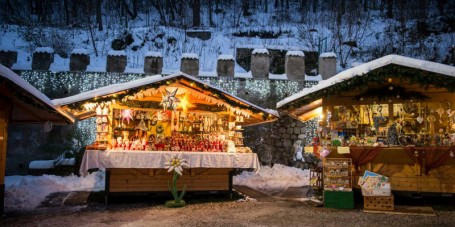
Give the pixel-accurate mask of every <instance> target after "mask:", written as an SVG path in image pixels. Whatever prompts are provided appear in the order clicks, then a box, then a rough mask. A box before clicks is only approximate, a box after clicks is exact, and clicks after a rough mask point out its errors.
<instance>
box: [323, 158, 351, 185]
mask: <svg viewBox="0 0 455 227" xmlns="http://www.w3.org/2000/svg"><path fill="white" fill-rule="evenodd" d="M351 169H352V160H351V159H350V158H326V159H324V160H323V177H324V190H325V191H352V172H351Z"/></svg>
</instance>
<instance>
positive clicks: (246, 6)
mask: <svg viewBox="0 0 455 227" xmlns="http://www.w3.org/2000/svg"><path fill="white" fill-rule="evenodd" d="M249 10H250V3H249V1H243V2H242V12H243V16H244V17H248V16H251V13H250V12H249Z"/></svg>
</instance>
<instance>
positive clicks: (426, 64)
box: [276, 54, 455, 108]
mask: <svg viewBox="0 0 455 227" xmlns="http://www.w3.org/2000/svg"><path fill="white" fill-rule="evenodd" d="M390 64H396V65H401V66H406V67H411V68H415V69H421V70H425V71H429V72H434V73H439V74H443V75H448V76H453V77H455V67H453V66H450V65H444V64H440V63H436V62H430V61H425V60H419V59H414V58H410V57H404V56H400V55H394V54H392V55H387V56H384V57H382V58H378V59H376V60H373V61H370V62H367V63H365V64H362V65H359V66H357V67H354V68H350V69H348V70H345V71H343V72H340V73H338V74H336V75H335V76H333V77H331V78H329V79H327V80H322V81H321V82H319V84H317V85H315V86H313V87H311V88H306V89H303V90H302V91H300V92H299V93H296V94H294V95H292V96H289V97H287V98H285V99H283V100H281V101H279V102H278V103H277V105H276V106H277V108H280V107H282V106H284V105H286V104H288V103H290V102H292V101H294V100H296V99H299V98H301V97H304V96H306V95H308V94H311V93H313V92H316V91H319V90H322V89H324V88H327V87H329V86H332V85H334V84H337V83H340V82H343V81H345V80H347V79H350V78H353V77H355V76H364V74H366V73H368V72H370V71H372V70H375V69H378V68H381V67H384V66H386V65H390ZM305 79H307V77H305Z"/></svg>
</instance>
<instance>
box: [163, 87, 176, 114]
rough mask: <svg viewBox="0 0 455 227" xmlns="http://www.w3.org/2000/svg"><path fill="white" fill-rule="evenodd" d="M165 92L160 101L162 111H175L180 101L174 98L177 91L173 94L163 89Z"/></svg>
mask: <svg viewBox="0 0 455 227" xmlns="http://www.w3.org/2000/svg"><path fill="white" fill-rule="evenodd" d="M165 90H166V94H163V99H162V100H161V103H160V105H162V106H163V109H164V110H165V111H166V110H167V109H170V110H175V109H176V108H177V106H178V103H179V102H180V100H179V99H178V98H177V97H175V95H177V91H178V90H179V89H178V88H176V89H175V90H174V91H173V92H169V91H168V90H167V89H165Z"/></svg>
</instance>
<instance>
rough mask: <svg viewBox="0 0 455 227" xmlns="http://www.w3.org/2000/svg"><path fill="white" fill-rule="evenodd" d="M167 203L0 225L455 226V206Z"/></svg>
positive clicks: (28, 217) (44, 215)
mask: <svg viewBox="0 0 455 227" xmlns="http://www.w3.org/2000/svg"><path fill="white" fill-rule="evenodd" d="M161 204H162V203H161V202H160V203H159V204H158V203H139V205H138V204H137V203H132V204H126V205H124V204H114V205H110V206H108V207H107V208H106V207H104V206H101V205H99V206H98V207H96V206H95V207H93V206H90V205H89V206H88V207H87V208H85V209H83V210H82V211H77V212H76V211H71V210H65V209H55V208H54V210H51V209H47V210H46V211H44V212H41V214H36V213H33V214H17V215H11V216H9V217H8V216H7V217H6V218H5V219H4V220H1V221H0V226H21V227H26V226H65V227H70V226H77V227H82V226H96V227H99V226H381V227H384V226H454V223H455V211H436V214H437V216H435V217H427V216H412V215H390V214H389V215H387V214H370V213H363V212H362V211H361V210H359V209H356V210H337V209H328V208H318V207H312V206H310V205H307V204H306V203H302V202H297V201H282V200H275V201H262V202H260V201H244V202H237V201H223V202H203V203H197V204H189V205H188V206H186V207H184V208H178V209H168V208H165V207H164V206H163V205H161Z"/></svg>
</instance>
